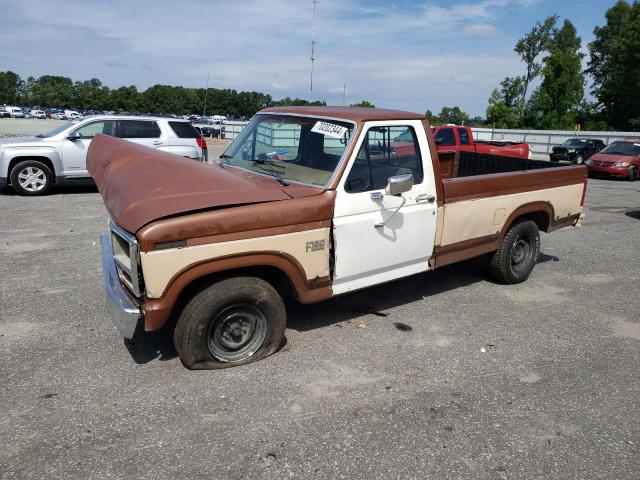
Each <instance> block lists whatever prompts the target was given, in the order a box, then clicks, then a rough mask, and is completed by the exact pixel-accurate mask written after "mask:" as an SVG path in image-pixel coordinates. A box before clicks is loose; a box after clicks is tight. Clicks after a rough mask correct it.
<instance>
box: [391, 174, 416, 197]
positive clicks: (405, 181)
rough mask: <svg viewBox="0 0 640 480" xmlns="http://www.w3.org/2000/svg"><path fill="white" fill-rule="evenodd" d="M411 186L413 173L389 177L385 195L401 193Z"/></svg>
mask: <svg viewBox="0 0 640 480" xmlns="http://www.w3.org/2000/svg"><path fill="white" fill-rule="evenodd" d="M411 187H413V174H412V173H405V174H403V175H396V176H394V177H389V178H388V179H387V188H385V191H386V193H387V195H400V194H401V193H404V192H408V191H409V190H411Z"/></svg>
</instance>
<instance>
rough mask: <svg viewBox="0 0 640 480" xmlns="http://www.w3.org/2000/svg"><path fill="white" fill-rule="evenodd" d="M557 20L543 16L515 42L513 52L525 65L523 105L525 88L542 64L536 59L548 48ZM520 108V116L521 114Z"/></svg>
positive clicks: (553, 16) (524, 93)
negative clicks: (542, 18)
mask: <svg viewBox="0 0 640 480" xmlns="http://www.w3.org/2000/svg"><path fill="white" fill-rule="evenodd" d="M557 21H558V16H557V15H552V16H550V17H547V18H545V20H544V21H543V22H542V23H540V22H537V23H536V24H535V25H534V27H533V28H532V29H531V31H529V33H527V34H526V35H525V36H524V37H522V38H521V39H520V40H518V42H517V43H516V46H515V48H514V50H515V52H516V53H517V54H518V55H520V58H521V59H522V61H523V62H524V63H525V64H526V66H527V74H526V75H525V77H524V88H523V91H522V103H521V105H524V104H525V102H526V99H527V90H528V89H529V84H530V83H531V81H532V80H533V79H534V78H536V77H537V76H538V74H539V73H540V69H541V68H542V65H541V64H540V62H539V61H538V57H539V56H540V54H541V53H543V52H545V51H547V50H548V49H549V45H550V43H551V39H552V37H553V32H554V29H555V26H556V22H557ZM522 113H523V112H522V109H521V112H520V116H522Z"/></svg>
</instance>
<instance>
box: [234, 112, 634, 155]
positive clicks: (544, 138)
mask: <svg viewBox="0 0 640 480" xmlns="http://www.w3.org/2000/svg"><path fill="white" fill-rule="evenodd" d="M247 123H249V122H241V121H232V120H227V121H225V122H224V128H225V138H228V139H231V140H233V139H234V138H236V137H237V136H238V134H239V133H240V132H241V131H242V129H243V128H244V127H246V126H247ZM471 130H472V131H473V135H474V137H475V138H476V139H478V140H505V141H512V142H526V143H528V144H529V146H530V148H531V151H532V152H533V153H536V154H539V155H546V154H548V153H551V148H552V147H553V146H554V145H560V144H561V143H562V142H564V141H565V140H569V139H570V138H574V137H576V136H577V137H580V138H586V139H588V138H594V139H599V140H602V141H603V142H604V143H605V144H609V143H611V142H613V141H614V140H621V139H623V138H630V137H632V138H639V137H640V133H639V132H578V133H577V134H576V132H573V131H571V130H506V129H493V128H475V127H474V128H471Z"/></svg>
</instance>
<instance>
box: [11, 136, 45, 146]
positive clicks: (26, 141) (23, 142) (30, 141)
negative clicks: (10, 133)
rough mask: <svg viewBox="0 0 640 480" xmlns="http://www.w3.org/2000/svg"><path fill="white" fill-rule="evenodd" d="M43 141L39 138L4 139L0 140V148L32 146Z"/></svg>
mask: <svg viewBox="0 0 640 480" xmlns="http://www.w3.org/2000/svg"><path fill="white" fill-rule="evenodd" d="M43 140H45V139H44V138H41V137H35V136H33V137H6V138H0V147H21V146H23V145H27V146H32V145H33V144H34V143H42V141H43Z"/></svg>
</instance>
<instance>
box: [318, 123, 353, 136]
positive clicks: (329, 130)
mask: <svg viewBox="0 0 640 480" xmlns="http://www.w3.org/2000/svg"><path fill="white" fill-rule="evenodd" d="M347 130H348V129H347V127H342V126H340V125H336V124H334V123H329V122H316V124H315V125H314V126H313V128H312V129H311V131H312V132H314V133H320V134H322V135H328V136H330V137H333V138H342V136H343V135H344V134H345V132H346V131H347Z"/></svg>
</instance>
